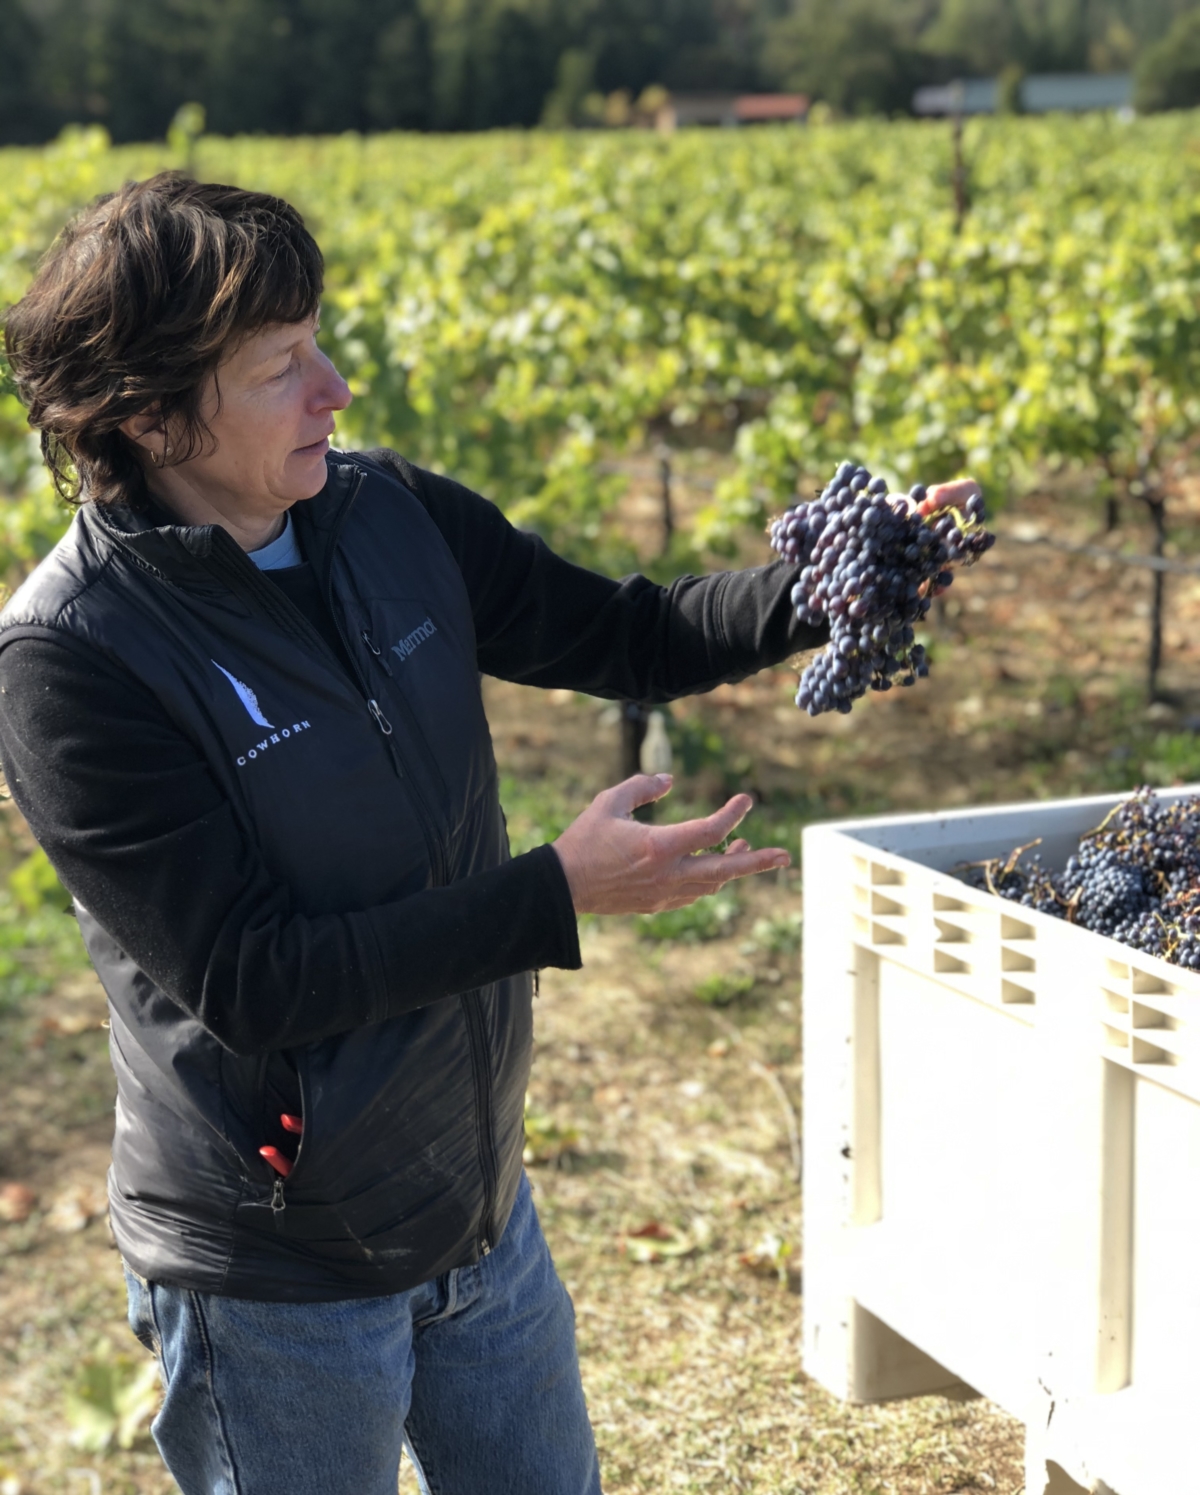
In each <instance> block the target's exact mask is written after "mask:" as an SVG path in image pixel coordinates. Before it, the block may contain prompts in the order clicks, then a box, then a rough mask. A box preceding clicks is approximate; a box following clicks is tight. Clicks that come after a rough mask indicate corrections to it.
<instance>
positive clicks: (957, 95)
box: [953, 83, 968, 234]
mask: <svg viewBox="0 0 1200 1495" xmlns="http://www.w3.org/2000/svg"><path fill="white" fill-rule="evenodd" d="M953 91H954V115H953V131H954V232H955V233H956V234H961V233H962V229H963V223H964V222H965V221H966V217H967V207H968V202H967V163H966V161H965V159H964V157H963V115H964V107H965V103H966V94H967V91H966V89H965V88H964V87H963V85H962V84H961V83H955V84H954V85H953Z"/></svg>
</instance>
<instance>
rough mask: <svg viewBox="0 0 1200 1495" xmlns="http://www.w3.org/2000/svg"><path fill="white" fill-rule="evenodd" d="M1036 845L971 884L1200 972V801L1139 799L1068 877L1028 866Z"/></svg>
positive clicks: (1090, 839) (1115, 817)
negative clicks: (1165, 802)
mask: <svg viewBox="0 0 1200 1495" xmlns="http://www.w3.org/2000/svg"><path fill="white" fill-rule="evenodd" d="M1037 844H1038V843H1037V842H1031V843H1030V845H1028V846H1021V847H1017V848H1016V850H1014V851H1013V852H1011V853H1010V854H1009V855H1008V856H1007V857H994V858H991V859H989V860H987V861H983V862H975V863H971V864H969V865H967V866H965V867H963V868H962V869H960V870H961V872H962V874H963V876H964V880H965V881H967V882H969V883H971V885H972V886H974V887H981V888H986V889H987V891H988V892H989V893H995V894H996V895H997V896H998V897H1000V898H1006V899H1009V900H1010V901H1012V902H1015V903H1020V904H1022V905H1023V906H1024V907H1025V908H1031V909H1036V910H1037V911H1038V912H1039V913H1044V914H1051V915H1052V916H1054V917H1055V918H1059V919H1065V920H1067V921H1068V923H1071V924H1078V925H1079V926H1080V927H1081V928H1083V929H1090V930H1092V931H1093V932H1094V933H1096V934H1103V935H1107V936H1108V937H1109V938H1110V939H1115V940H1120V942H1121V943H1122V944H1125V945H1130V946H1132V948H1133V949H1135V950H1140V951H1141V952H1142V953H1143V954H1145V955H1156V956H1158V957H1159V958H1160V959H1163V960H1169V961H1172V962H1173V963H1174V964H1176V965H1180V966H1184V967H1186V968H1187V969H1188V970H1193V971H1200V796H1195V795H1193V796H1191V797H1190V798H1188V799H1181V800H1177V801H1175V802H1174V803H1172V804H1164V803H1163V802H1162V801H1161V800H1159V799H1158V797H1157V796H1156V795H1155V794H1154V792H1153V790H1150V789H1140V790H1138V791H1137V792H1136V793H1134V794H1132V795H1131V796H1130V797H1129V798H1128V799H1127V800H1125V801H1123V802H1122V803H1121V804H1119V805H1118V806H1117V807H1116V808H1115V809H1114V810H1113V811H1112V812H1111V813H1110V814H1109V815H1108V816H1107V817H1106V818H1105V820H1104V821H1103V822H1102V824H1100V825H1098V826H1097V827H1096V829H1095V830H1093V831H1089V832H1088V833H1087V835H1085V836H1083V837H1082V838H1081V839H1080V843H1079V849H1078V851H1076V852H1075V853H1074V854H1073V855H1072V856H1071V857H1070V858H1068V860H1067V863H1066V866H1065V867H1063V869H1062V871H1061V872H1054V871H1051V870H1050V869H1048V868H1047V867H1045V866H1044V865H1043V864H1042V862H1041V859H1040V858H1039V857H1038V856H1037V855H1034V856H1032V857H1030V858H1029V859H1028V860H1026V859H1025V853H1026V852H1028V851H1031V850H1032V849H1033V847H1034V846H1036V845H1037Z"/></svg>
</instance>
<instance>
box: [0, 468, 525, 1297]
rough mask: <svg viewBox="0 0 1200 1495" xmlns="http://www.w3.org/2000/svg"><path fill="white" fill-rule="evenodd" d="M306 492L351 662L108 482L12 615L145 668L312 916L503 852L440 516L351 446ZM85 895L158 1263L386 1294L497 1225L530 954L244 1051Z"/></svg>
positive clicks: (515, 1127) (17, 626) (132, 1210)
mask: <svg viewBox="0 0 1200 1495" xmlns="http://www.w3.org/2000/svg"><path fill="white" fill-rule="evenodd" d="M292 512H293V515H294V518H295V522H296V524H297V527H298V529H299V532H300V538H301V544H302V546H303V548H304V551H305V554H306V556H307V558H308V559H309V560H310V561H311V562H312V563H313V564H314V566H315V567H316V570H317V574H318V576H323V577H326V578H327V582H328V591H327V596H328V597H329V599H330V604H331V608H332V611H333V614H334V617H335V619H336V620H337V622H338V625H339V627H340V629H341V632H342V635H343V638H344V641H345V644H346V648H347V650H348V652H349V654H350V656H351V659H352V662H353V663H354V665H355V670H356V673H357V675H358V676H359V679H358V680H357V681H354V682H352V681H351V680H350V679H349V678H348V677H347V675H346V672H345V669H344V668H343V667H342V666H341V665H339V663H338V661H337V660H336V659H335V657H334V655H333V653H332V652H331V651H330V649H329V647H328V646H327V644H326V643H325V642H324V640H322V639H321V638H320V637H319V635H318V634H317V633H316V632H315V630H314V629H312V627H311V626H310V625H309V624H308V623H307V621H306V620H305V619H304V618H303V617H302V615H301V614H300V613H299V612H298V611H297V610H296V609H295V608H293V607H292V606H291V604H290V603H289V602H287V600H286V598H284V597H283V596H282V594H281V593H280V592H279V591H278V589H277V588H276V587H275V586H274V584H273V583H272V582H271V581H270V580H268V579H267V578H266V577H264V576H263V575H262V574H261V573H260V572H258V571H257V570H256V568H255V567H254V565H253V563H252V562H251V561H250V560H249V559H248V558H247V557H246V555H245V554H244V553H243V552H242V551H241V550H240V549H239V548H238V546H237V545H236V544H235V542H234V541H233V540H232V538H231V537H230V536H229V535H228V534H226V532H225V531H224V530H222V529H220V528H216V527H197V528H194V529H187V528H182V527H171V528H164V529H154V528H146V529H142V530H138V529H136V528H122V527H121V526H120V525H119V524H118V523H117V522H116V520H115V519H114V517H113V516H110V515H107V514H105V513H104V512H103V511H98V510H96V509H95V508H94V507H93V506H91V505H87V506H85V507H84V508H82V509H81V511H80V512H79V514H78V515H77V516H76V518H75V521H74V523H73V524H72V526H71V528H70V530H69V532H68V534H67V535H66V537H65V538H64V540H63V541H62V542H61V544H60V545H59V546H58V547H57V548H56V550H55V551H54V552H53V553H52V554H51V555H50V556H49V557H48V558H47V559H46V561H44V562H43V563H42V565H41V566H39V567H38V569H37V570H36V571H35V572H34V574H33V576H32V577H31V578H30V579H29V581H28V582H26V584H25V585H24V586H23V587H22V588H21V589H20V591H19V592H18V593H17V595H16V596H15V597H14V598H13V600H12V602H11V603H10V604H9V606H8V607H7V608H6V609H5V611H4V614H3V616H2V617H0V631H3V632H5V633H8V632H9V631H15V632H16V633H18V634H19V633H36V634H38V635H40V636H42V637H46V636H47V631H49V632H50V633H51V634H63V633H66V634H73V635H74V636H75V637H76V638H77V639H79V640H81V641H82V642H84V643H85V644H87V645H88V646H90V647H91V648H93V649H95V650H98V651H99V652H100V653H101V654H103V655H106V656H108V657H109V658H111V659H113V660H116V661H119V663H120V664H121V665H123V666H124V667H125V668H126V669H127V670H129V671H130V672H132V674H133V675H134V676H136V677H137V679H138V680H139V681H141V682H142V683H143V684H144V685H146V686H147V687H148V688H149V689H150V690H151V691H152V692H153V693H154V694H155V696H156V697H157V698H158V700H159V701H160V702H161V704H162V706H163V707H164V709H165V710H166V712H167V713H168V715H169V716H170V717H171V718H172V720H173V721H174V722H175V723H176V724H177V725H178V727H179V730H180V731H181V732H183V733H185V734H186V735H187V737H188V738H189V739H190V740H191V741H192V742H193V743H195V744H196V745H197V747H198V748H199V750H200V751H201V753H202V754H203V756H204V758H205V759H206V760H207V763H208V765H209V767H210V769H211V772H212V774H213V775H214V777H215V778H216V779H217V781H218V782H219V783H220V785H221V786H222V787H223V790H224V793H225V795H226V796H227V798H228V800H229V803H230V804H231V805H232V806H233V810H234V813H235V814H236V816H237V817H238V819H239V820H240V822H241V824H242V827H243V829H244V833H245V836H246V839H247V841H248V842H249V843H251V844H252V845H254V846H255V847H257V849H258V851H259V852H260V853H261V855H262V857H263V858H264V859H265V861H266V863H267V865H268V867H269V868H270V869H271V870H272V872H273V873H275V874H276V875H277V876H278V877H279V878H280V879H282V880H284V881H286V882H287V884H288V885H289V886H290V888H291V890H292V893H293V897H294V899H295V902H296V906H297V907H298V908H299V909H301V910H302V911H304V912H306V913H308V914H310V915H317V914H321V913H331V912H345V911H348V910H351V909H355V908H367V907H370V906H372V905H375V904H380V903H386V902H389V901H391V900H394V899H397V898H401V897H403V896H404V895H405V894H407V893H411V892H415V891H417V890H420V889H422V888H426V887H430V886H436V885H439V884H444V883H448V882H450V881H453V880H455V879H458V878H462V877H467V876H470V875H471V874H473V873H476V872H481V871H485V870H487V869H489V868H492V867H495V866H497V865H498V864H500V863H502V862H504V861H505V860H507V858H508V855H509V852H508V842H507V837H506V834H505V829H504V819H503V816H502V814H501V810H500V803H499V798H498V795H497V779H496V767H495V761H494V758H493V755H492V747H491V739H490V736H489V733H488V727H487V722H486V720H485V717H484V711H483V703H482V698H481V693H480V680H479V673H478V669H477V665H476V657H475V637H474V629H473V625H472V617H471V607H470V602H469V599H468V597H467V594H466V590H465V588H464V585H463V580H462V576H461V574H460V572H459V570H458V567H457V565H456V563H455V561H454V558H453V556H452V555H451V553H450V551H449V549H448V547H447V546H446V543H445V541H444V540H443V539H442V536H441V534H440V532H439V531H438V529H437V527H436V526H435V525H434V523H433V521H432V520H431V519H430V517H429V515H428V514H427V512H426V510H425V508H424V507H423V505H422V504H421V503H420V502H419V501H418V500H417V498H416V497H415V496H414V495H413V494H412V493H410V492H409V491H408V490H407V489H406V488H405V487H403V486H402V485H401V484H400V483H399V482H398V481H397V480H395V479H394V478H393V477H391V476H390V475H389V474H387V473H385V472H383V471H382V470H381V469H379V468H377V467H376V466H375V465H374V464H373V463H371V462H370V461H368V460H366V459H364V458H362V457H360V456H357V455H346V454H340V453H339V454H334V455H333V456H332V457H331V458H330V459H329V480H328V483H327V485H326V487H325V489H324V491H323V492H322V493H321V494H320V495H319V496H318V497H317V498H315V499H313V500H311V501H310V502H308V503H304V504H298V505H297V506H296V507H295V509H294V510H293V511H292ZM79 918H80V926H81V929H82V931H83V936H84V939H85V941H86V944H87V947H88V950H89V952H90V954H91V956H92V959H93V961H94V962H95V965H96V969H97V971H98V972H99V975H100V979H101V980H102V982H103V983H104V986H105V989H106V991H107V993H108V997H109V1003H110V1008H111V1023H112V1030H111V1048H112V1059H113V1065H114V1068H115V1070H116V1074H117V1082H118V1098H117V1113H116V1134H115V1139H114V1144H113V1166H112V1171H111V1173H110V1178H109V1197H110V1205H111V1213H112V1223H113V1229H114V1231H115V1233H116V1238H117V1242H118V1244H119V1246H120V1249H121V1252H122V1255H123V1256H124V1257H125V1258H126V1260H128V1261H129V1263H130V1264H131V1265H132V1266H133V1267H134V1268H135V1269H136V1270H137V1271H138V1272H140V1273H141V1274H142V1275H143V1276H145V1277H147V1278H150V1279H153V1280H157V1281H161V1282H168V1283H174V1284H177V1285H180V1286H185V1287H191V1288H195V1289H198V1290H201V1291H212V1292H219V1293H226V1294H230V1295H233V1296H241V1297H251V1298H264V1299H279V1300H288V1299H296V1300H320V1299H335V1298H349V1297H360V1296H370V1295H374V1294H379V1293H387V1292H396V1291H400V1290H403V1289H405V1288H409V1287H413V1286H415V1285H417V1284H418V1283H421V1282H424V1281H428V1280H429V1279H431V1278H433V1277H435V1276H437V1275H439V1274H441V1273H442V1272H445V1271H447V1270H449V1269H450V1268H451V1267H455V1266H460V1265H464V1264H467V1263H470V1262H473V1261H476V1260H478V1258H479V1256H480V1255H481V1253H483V1252H486V1251H487V1250H488V1249H489V1248H490V1245H491V1243H493V1242H494V1241H495V1240H497V1239H498V1238H499V1235H500V1234H501V1233H502V1231H503V1229H504V1226H505V1224H506V1222H507V1219H508V1215H509V1212H510V1210H511V1207H512V1203H513V1199H514V1197H515V1193H516V1188H517V1184H518V1181H519V1178H520V1171H521V1154H522V1147H523V1101H524V1093H525V1085H526V1080H527V1077H528V1070H529V1059H530V1033H531V990H530V988H531V982H530V978H529V977H528V976H519V977H514V978H510V979H508V980H505V981H501V982H497V983H495V984H493V985H491V986H487V987H484V988H482V989H480V990H477V991H469V992H465V993H462V994H460V995H456V996H450V997H447V998H446V999H444V1000H441V1001H437V1002H434V1003H432V1004H431V1005H430V1006H428V1007H425V1008H422V1009H420V1010H418V1011H415V1012H412V1013H410V1014H408V1015H406V1016H403V1017H399V1018H394V1019H390V1020H388V1021H386V1022H383V1023H378V1024H374V1025H372V1026H370V1027H367V1028H362V1029H358V1030H356V1031H353V1032H349V1033H346V1034H344V1035H342V1036H340V1037H337V1038H333V1039H329V1040H326V1041H323V1042H320V1043H315V1044H311V1045H308V1046H306V1047H304V1048H300V1049H295V1050H292V1051H289V1053H288V1055H287V1056H282V1055H269V1056H266V1057H263V1058H243V1057H238V1056H236V1055H234V1054H231V1053H230V1052H229V1051H228V1050H227V1049H225V1048H223V1047H222V1046H221V1045H220V1044H219V1043H218V1042H217V1041H216V1040H215V1039H214V1038H213V1037H212V1036H211V1035H210V1034H209V1033H208V1032H207V1031H206V1030H205V1029H204V1028H203V1027H201V1026H200V1024H199V1023H197V1022H196V1021H195V1020H194V1019H192V1018H191V1017H190V1016H188V1014H187V1013H185V1012H184V1011H183V1010H182V1009H181V1008H180V1007H179V1006H178V1005H177V1004H176V1003H174V1002H172V1001H171V1000H170V999H169V998H168V997H167V996H166V995H165V994H164V993H163V992H162V991H160V990H159V989H158V988H157V987H156V986H155V984H154V982H153V981H152V980H151V979H150V978H149V976H148V975H147V974H146V973H145V972H144V971H142V970H141V969H139V968H138V966H137V965H136V964H135V963H134V962H133V960H131V959H130V957H129V956H128V955H126V954H125V953H124V952H123V951H122V950H121V949H120V948H118V947H117V945H116V944H115V942H114V941H113V940H112V939H110V938H109V936H108V935H107V934H106V933H105V931H104V930H103V929H102V928H101V927H100V926H99V924H98V923H97V922H96V920H95V919H94V918H92V917H91V916H90V915H89V914H88V912H87V911H86V910H85V909H80V910H79ZM264 1000H268V1001H269V1000H270V994H269V993H264ZM281 1066H283V1067H282V1068H281ZM288 1084H291V1085H292V1086H297V1085H298V1096H297V1099H298V1102H299V1104H300V1105H301V1106H302V1108H303V1117H304V1132H303V1137H302V1142H301V1146H300V1151H299V1154H298V1157H297V1159H296V1163H295V1167H294V1169H293V1171H292V1173H291V1175H290V1177H289V1178H288V1179H287V1181H286V1182H281V1181H280V1180H279V1179H278V1178H277V1176H276V1175H275V1174H274V1173H273V1171H272V1169H271V1168H270V1167H269V1165H268V1164H267V1163H266V1162H265V1161H264V1160H263V1159H262V1158H261V1157H260V1156H259V1155H258V1147H259V1145H260V1144H261V1142H262V1140H263V1138H264V1136H265V1135H267V1131H266V1129H265V1128H266V1126H267V1122H268V1120H269V1115H268V1113H269V1112H270V1111H271V1109H272V1107H275V1108H276V1109H278V1095H279V1093H280V1088H281V1087H283V1088H286V1086H287V1085H288Z"/></svg>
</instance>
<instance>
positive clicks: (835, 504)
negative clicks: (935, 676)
mask: <svg viewBox="0 0 1200 1495" xmlns="http://www.w3.org/2000/svg"><path fill="white" fill-rule="evenodd" d="M925 495H926V490H925V487H924V485H923V484H920V483H918V484H917V485H916V486H915V487H914V488H913V489H912V490H911V491H910V492H909V493H908V494H892V493H889V492H888V485H887V482H886V481H885V480H884V479H883V478H876V477H872V476H871V474H870V473H869V472H868V471H867V469H866V468H865V467H862V466H860V465H859V464H858V463H857V462H852V461H845V462H843V463H842V464H841V465H840V466H839V467H838V470H837V472H835V473H834V475H833V478H832V480H831V481H830V482H829V484H828V486H827V487H826V488H825V490H824V492H822V494H821V496H820V497H819V498H818V499H816V500H815V501H814V502H812V503H803V504H797V505H795V507H793V508H790V509H788V510H787V512H786V513H784V514H782V515H781V516H780V517H779V518H778V519H777V520H776V521H775V522H774V524H773V525H772V526H771V548H772V549H773V550H775V551H776V552H777V553H778V554H779V555H780V556H781V557H782V558H783V559H784V560H786V561H790V562H791V563H792V564H793V565H799V566H801V567H802V570H801V572H800V579H799V581H797V583H796V585H795V586H794V587H793V588H792V605H793V607H794V608H795V609H796V616H797V617H798V618H799V619H800V620H801V622H804V623H811V624H819V623H821V622H822V621H823V620H825V619H828V620H829V644H828V646H827V647H826V648H825V649H823V650H822V651H821V653H820V654H818V655H817V657H816V658H815V659H814V660H813V661H812V662H811V663H810V664H809V665H808V667H807V668H806V669H805V671H804V673H803V675H801V677H800V688H799V690H798V691H797V693H796V704H797V706H799V707H801V708H802V709H803V710H805V711H807V712H808V714H809V715H810V716H819V715H820V714H821V713H822V712H824V711H840V712H847V711H849V710H850V708H851V706H852V704H853V703H854V702H855V701H856V700H858V698H859V697H860V696H862V695H865V694H866V692H867V691H868V690H890V689H891V688H892V685H893V683H895V682H896V681H897V680H898V681H899V683H900V684H901V685H912V684H914V683H915V682H916V680H917V679H918V678H920V677H922V676H924V675H927V674H928V673H929V663H928V661H927V659H926V657H925V650H924V648H923V647H922V645H921V644H919V643H917V642H916V635H915V632H914V625H915V624H917V623H919V622H921V620H922V619H923V618H924V617H925V615H926V613H928V611H929V607H930V603H931V602H932V600H933V592H934V589H935V588H941V587H948V586H949V585H950V582H951V580H952V573H951V572H950V570H949V569H948V568H949V567H950V566H952V565H956V564H962V563H968V564H969V563H970V562H971V561H973V560H975V559H976V558H977V557H978V556H980V555H982V554H983V552H984V551H985V550H988V549H989V548H990V547H991V546H992V545H993V544H994V543H995V536H994V535H992V534H990V533H989V532H988V531H987V530H986V529H985V528H984V527H983V519H984V510H983V499H982V498H980V497H979V496H978V495H976V496H975V497H973V498H971V499H970V500H969V502H968V504H967V506H966V510H965V512H964V513H962V514H959V513H958V512H957V511H956V510H953V509H943V510H940V511H939V512H938V513H936V514H932V515H922V514H921V513H920V512H919V508H918V506H919V504H920V503H921V501H922V500H923V499H924V498H925Z"/></svg>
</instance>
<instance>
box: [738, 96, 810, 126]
mask: <svg viewBox="0 0 1200 1495" xmlns="http://www.w3.org/2000/svg"><path fill="white" fill-rule="evenodd" d="M734 107H735V109H736V111H737V117H738V120H739V122H740V123H743V124H751V123H758V122H760V121H766V120H772V119H803V118H804V116H805V115H806V114H807V113H808V98H807V97H806V96H805V95H804V94H802V93H745V94H742V96H741V97H740V98H739V99H738V100H737V103H736V104H735V106H734Z"/></svg>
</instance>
